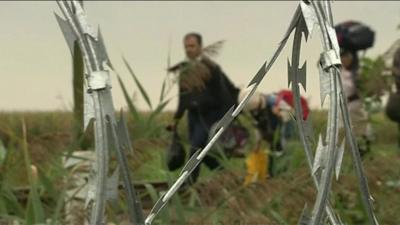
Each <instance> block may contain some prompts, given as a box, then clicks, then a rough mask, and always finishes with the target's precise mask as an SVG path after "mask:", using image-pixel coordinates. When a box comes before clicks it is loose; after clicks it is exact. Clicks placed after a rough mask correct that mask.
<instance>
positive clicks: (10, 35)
mask: <svg viewBox="0 0 400 225" xmlns="http://www.w3.org/2000/svg"><path fill="white" fill-rule="evenodd" d="M297 5H298V2H296V1H286V2H282V1H279V2H273V1H266V2H262V1H256V2H248V1H246V2H239V1H235V2H229V1H223V2H211V1H207V2H200V1H197V2H184V1H177V2H156V1H149V2H137V1H124V2H115V1H112V2H111V1H110V2H106V1H98V2H94V1H93V2H92V1H90V2H87V3H85V9H86V10H87V14H88V18H89V22H90V23H92V24H94V25H100V27H101V30H102V33H103V37H104V39H105V43H106V47H107V50H108V53H109V56H110V58H111V61H112V63H113V65H114V66H115V67H116V69H117V70H118V72H119V73H120V74H121V75H122V78H123V80H124V81H125V83H126V85H127V87H128V88H129V91H130V92H131V93H132V94H133V93H134V92H135V90H136V89H135V86H134V84H133V81H132V79H131V77H130V75H129V74H128V72H127V70H126V68H125V67H124V65H123V63H122V60H121V56H122V55H124V56H125V57H126V58H127V60H128V61H129V62H130V64H131V66H132V67H133V69H134V71H135V72H136V74H137V76H138V77H139V79H140V80H141V81H142V83H143V85H144V86H145V88H146V90H147V91H148V92H149V94H150V98H151V100H152V101H153V104H156V103H157V100H158V97H159V93H160V89H161V81H162V78H163V77H164V76H165V68H166V61H167V60H166V59H167V53H168V43H169V42H171V57H172V60H171V61H172V63H174V62H178V61H180V60H182V59H183V57H184V52H183V48H182V36H183V35H184V34H185V33H187V32H190V31H197V32H200V33H201V34H202V35H203V38H204V43H205V45H207V44H210V43H213V42H215V41H218V40H226V42H225V44H224V47H223V49H222V51H221V53H220V55H219V56H218V57H217V58H215V60H216V61H217V62H218V63H219V64H220V65H221V66H222V68H223V70H224V71H225V72H226V73H227V74H228V76H229V77H230V78H231V79H232V80H233V82H234V83H235V84H236V85H246V84H247V82H248V81H249V80H250V79H251V77H252V76H253V75H254V74H255V73H256V72H257V70H258V69H259V67H260V65H261V64H262V63H263V62H264V60H266V59H269V58H271V56H272V54H273V52H274V51H275V50H276V48H277V46H278V43H279V42H280V41H281V39H282V36H283V34H284V32H285V31H286V29H287V27H288V24H289V22H290V20H291V17H292V15H293V13H294V11H295V9H296V7H297ZM53 12H56V13H58V14H60V15H61V13H60V11H59V9H58V6H57V4H56V3H55V2H52V1H43V2H36V1H30V2H19V1H18V2H17V1H15V2H4V1H1V2H0V27H1V30H2V32H1V34H0V68H1V70H0V73H1V75H0V111H10V110H70V109H71V108H72V86H71V79H72V77H71V56H70V52H69V49H68V47H67V45H66V42H65V40H64V37H63V36H62V33H61V31H60V29H59V27H58V24H57V23H56V20H55V18H54V15H53ZM333 15H334V20H335V22H342V21H345V20H350V19H352V20H358V21H361V22H364V23H366V24H368V25H369V26H370V27H371V28H372V29H373V30H375V31H376V42H375V46H374V47H373V48H372V49H371V50H369V51H368V52H367V56H371V57H375V56H377V55H378V54H380V53H382V52H383V51H385V50H386V49H387V48H388V47H389V46H390V45H391V44H392V43H393V42H394V41H395V40H397V39H398V38H399V36H400V31H399V30H396V27H397V25H398V24H400V3H399V2H397V1H387V2H385V1H376V2H373V1H353V2H347V1H335V2H334V3H333ZM319 35H320V33H319V32H318V31H315V32H314V33H313V35H312V39H311V40H309V42H308V43H307V44H305V45H303V48H302V52H303V55H302V60H307V61H308V63H307V64H308V65H307V66H308V68H307V72H308V77H307V92H306V93H304V95H305V96H306V97H308V98H310V100H311V105H312V106H313V107H318V106H319V101H320V100H319V80H318V74H317V69H316V66H315V65H316V60H317V58H318V56H319V54H320V52H321V49H322V48H321V42H320V40H319ZM290 52H291V41H290V42H288V45H287V46H286V48H285V50H284V51H283V53H282V54H281V56H280V57H279V58H278V60H277V62H276V63H275V65H274V66H273V68H272V69H271V70H270V72H269V73H268V76H267V77H266V78H265V79H264V81H263V82H262V84H261V86H260V87H259V90H260V91H263V92H272V91H276V90H279V89H281V88H286V87H287V75H286V74H287V58H288V56H290ZM112 80H113V89H112V93H113V98H114V104H115V106H116V108H120V107H125V105H126V104H125V100H124V98H123V95H122V92H121V89H120V87H119V85H118V83H117V82H116V78H115V77H112ZM174 91H175V92H176V90H174ZM137 104H138V105H139V107H140V108H142V109H147V108H146V105H145V104H144V101H143V100H142V99H141V98H139V99H137ZM175 106H176V101H173V102H171V103H170V105H169V107H168V108H169V109H174V108H175Z"/></svg>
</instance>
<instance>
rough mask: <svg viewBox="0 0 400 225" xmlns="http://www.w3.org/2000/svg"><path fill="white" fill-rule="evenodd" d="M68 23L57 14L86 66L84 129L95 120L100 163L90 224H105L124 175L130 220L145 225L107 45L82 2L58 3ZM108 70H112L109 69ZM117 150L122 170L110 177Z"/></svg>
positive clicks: (93, 175)
mask: <svg viewBox="0 0 400 225" xmlns="http://www.w3.org/2000/svg"><path fill="white" fill-rule="evenodd" d="M57 4H58V6H59V8H60V9H61V11H62V14H63V15H64V17H65V20H64V19H63V18H61V17H60V16H58V15H57V14H55V16H56V19H57V21H58V23H59V25H60V28H61V30H62V32H63V34H64V37H65V39H66V41H67V44H68V46H69V48H70V50H71V52H72V51H73V46H74V43H75V42H77V43H78V44H79V47H80V50H81V52H82V56H83V60H84V65H85V78H86V82H85V90H84V93H85V94H84V129H85V130H86V128H87V127H88V125H89V122H90V121H92V120H93V126H94V137H95V154H96V159H95V162H94V165H93V166H92V168H91V171H90V177H89V184H88V186H89V188H88V195H87V198H86V203H85V205H86V207H90V212H91V213H90V214H91V215H90V219H89V221H90V224H93V225H98V224H105V216H104V214H105V205H106V202H107V201H108V200H115V199H116V198H118V183H119V182H118V181H119V176H120V175H119V174H120V172H119V171H121V173H122V177H123V184H124V188H125V191H126V197H127V205H128V211H129V219H130V221H131V222H132V223H134V224H135V225H139V224H143V221H144V217H143V211H142V207H141V203H140V200H139V198H138V197H137V196H136V192H135V190H134V187H133V185H132V182H131V175H130V173H129V168H128V163H127V161H126V157H125V153H124V152H125V151H128V150H132V145H131V143H130V140H129V135H128V131H127V127H126V123H125V121H124V118H123V115H122V113H121V115H120V120H119V121H117V120H116V118H115V115H114V114H115V111H114V106H113V102H112V96H111V91H110V89H111V82H110V75H109V70H110V69H112V65H111V63H110V60H109V58H108V55H107V52H106V49H105V46H104V42H103V39H102V36H101V33H100V30H98V32H97V34H96V33H95V32H94V29H93V28H92V26H91V25H90V24H89V23H88V21H87V16H86V14H85V11H84V10H83V8H82V6H81V4H80V3H79V2H78V1H71V3H69V2H67V1H61V0H60V1H57ZM73 8H74V9H75V10H72V9H73ZM107 67H108V68H107ZM111 149H115V151H116V152H115V153H116V156H117V159H118V166H117V168H116V169H115V170H114V172H113V173H112V175H111V176H110V177H109V175H108V174H109V154H110V150H111Z"/></svg>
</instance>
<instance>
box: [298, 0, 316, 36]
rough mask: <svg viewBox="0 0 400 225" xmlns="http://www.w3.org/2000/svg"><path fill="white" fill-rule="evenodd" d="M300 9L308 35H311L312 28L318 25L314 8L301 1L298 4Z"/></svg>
mask: <svg viewBox="0 0 400 225" xmlns="http://www.w3.org/2000/svg"><path fill="white" fill-rule="evenodd" d="M300 7H301V11H302V16H303V18H304V22H305V24H306V27H307V30H308V35H311V34H312V32H313V30H314V26H317V25H318V18H317V15H316V14H315V11H314V8H313V7H312V6H310V5H307V4H306V3H305V2H303V1H301V2H300ZM308 35H307V36H306V40H307V38H308Z"/></svg>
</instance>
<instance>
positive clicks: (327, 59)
mask: <svg viewBox="0 0 400 225" xmlns="http://www.w3.org/2000/svg"><path fill="white" fill-rule="evenodd" d="M57 3H58V5H59V6H60V9H61V11H62V12H63V14H64V16H65V18H66V20H64V19H62V18H60V17H59V16H57V15H56V18H57V20H58V22H59V24H60V27H61V29H62V31H63V33H64V35H65V38H66V40H67V43H68V45H69V46H70V48H71V47H72V46H73V43H74V41H75V40H76V41H78V43H79V46H80V48H81V51H82V55H83V58H84V62H85V70H86V74H87V76H86V92H85V93H86V95H85V118H84V121H85V127H86V126H87V124H88V123H89V120H90V119H92V118H94V124H95V151H96V163H95V165H94V168H93V173H92V174H93V178H92V179H91V180H92V181H93V182H92V183H93V184H94V185H91V187H92V188H91V189H90V191H89V194H88V201H87V202H88V203H90V204H91V208H90V210H91V218H90V223H91V224H102V223H103V222H104V208H105V204H106V201H107V200H108V199H109V197H108V196H112V195H110V194H109V193H107V191H106V190H108V189H111V190H116V189H115V186H116V183H117V182H118V171H119V169H118V168H117V170H116V172H115V173H114V175H113V176H112V177H111V178H108V176H107V174H108V161H109V159H108V154H109V153H108V150H109V147H110V146H111V144H112V145H113V146H114V148H115V149H116V153H117V157H118V160H119V167H120V170H121V171H122V174H123V178H124V186H125V188H126V191H127V193H128V194H127V196H128V199H127V201H128V206H129V214H130V219H131V222H132V223H134V224H140V225H142V224H146V225H150V224H151V223H152V222H153V221H154V219H155V218H156V216H157V215H158V214H159V213H160V211H161V210H162V209H163V208H164V207H165V205H166V204H167V202H168V201H169V200H170V199H171V197H172V196H173V195H174V194H175V193H176V192H177V190H178V189H179V188H180V186H181V185H182V184H183V183H184V182H185V181H186V179H187V178H188V177H189V175H190V174H191V173H192V172H193V170H194V169H195V168H196V167H197V166H198V165H199V164H200V162H201V161H202V159H203V158H204V157H205V156H206V154H207V153H208V151H209V150H210V149H211V147H212V146H213V145H214V143H215V142H216V141H217V139H218V138H219V137H220V136H221V134H222V133H223V132H224V131H225V130H226V129H227V128H228V126H229V124H230V123H231V122H232V120H233V119H234V118H235V117H236V116H238V115H239V113H240V112H241V111H242V109H243V107H244V106H245V105H246V104H247V102H248V100H249V99H250V98H251V96H252V95H253V94H254V92H255V91H256V89H257V88H258V86H259V84H260V82H261V81H262V80H263V78H264V77H265V75H266V74H267V72H268V71H269V69H270V68H271V67H272V65H273V64H274V62H275V60H276V59H277V58H278V56H279V55H280V53H281V51H282V49H283V48H284V47H285V45H286V43H287V41H288V39H289V37H290V35H291V33H292V32H293V31H294V39H293V49H292V59H291V63H290V62H289V61H288V85H290V84H291V88H292V91H293V93H294V96H295V98H294V99H295V120H296V125H297V128H298V130H299V135H300V139H301V142H302V144H303V146H304V150H305V154H306V158H307V162H308V166H309V168H310V172H311V177H312V179H313V181H314V184H315V186H316V189H317V198H316V200H315V203H314V206H313V210H312V214H311V218H307V215H306V213H305V212H306V210H303V214H302V215H301V218H300V220H299V221H300V222H301V223H302V224H307V225H319V224H323V223H324V221H325V218H326V217H327V218H328V220H329V223H330V224H332V225H343V222H342V221H341V219H340V218H339V216H338V215H337V214H336V213H335V212H334V210H333V208H332V205H331V204H330V201H329V193H330V192H331V185H332V179H333V178H332V177H333V175H334V173H335V174H336V179H338V178H339V173H340V167H341V163H342V159H343V153H344V142H345V140H343V141H342V142H341V144H340V145H339V141H338V134H339V127H338V123H339V120H340V119H342V121H343V124H344V129H345V134H346V135H345V137H346V141H347V142H348V143H349V145H350V150H351V156H352V161H353V164H354V168H355V170H356V174H357V177H358V181H359V186H360V191H361V196H362V200H363V204H364V207H365V208H366V211H367V215H368V219H369V222H370V224H373V225H378V221H377V219H376V217H375V214H374V211H373V206H372V201H373V199H372V197H371V195H370V192H369V188H368V182H367V178H366V176H365V173H364V170H363V166H362V163H361V158H360V153H359V151H358V146H357V142H356V139H355V137H354V135H353V133H352V130H351V126H350V117H349V112H348V108H347V102H346V101H347V100H346V98H345V95H344V93H343V88H342V83H341V79H340V66H341V61H340V54H339V45H338V42H337V38H336V33H335V30H334V28H333V16H332V10H331V3H330V1H305V0H303V1H300V3H299V6H298V7H297V9H296V11H295V13H294V16H293V18H292V20H291V23H290V25H289V28H288V29H287V31H286V33H285V35H284V37H283V39H282V41H281V42H280V44H279V46H278V49H277V50H276V51H275V53H274V54H273V56H272V58H271V60H270V61H269V62H268V61H265V62H264V63H263V64H262V66H261V67H260V69H259V70H258V72H257V73H256V75H255V76H254V77H253V78H252V79H251V81H250V82H249V83H248V85H247V87H246V90H247V95H246V96H245V97H244V99H243V100H242V101H241V102H240V103H239V104H238V105H237V106H232V107H231V108H230V109H229V110H228V112H227V113H226V114H225V115H224V116H223V118H222V119H221V120H220V121H219V122H218V123H217V125H216V127H215V128H214V131H213V132H212V133H211V135H210V137H211V138H210V141H209V143H208V144H207V145H206V147H204V148H203V149H199V150H197V151H196V152H195V154H193V155H192V156H191V158H190V159H189V161H188V162H187V163H186V165H185V166H184V168H183V169H182V171H181V173H180V176H179V177H178V179H177V180H176V181H175V183H174V184H173V185H172V186H171V187H170V189H169V190H168V191H167V192H166V193H165V194H163V195H162V196H161V197H160V199H159V200H158V201H157V202H156V203H155V205H154V207H153V208H152V210H151V211H150V213H149V215H148V216H147V218H146V219H145V220H144V217H143V211H142V208H141V205H140V201H139V199H138V198H137V197H136V194H135V191H134V189H133V186H132V184H131V181H130V175H129V171H128V167H127V163H126V160H125V157H124V153H123V151H124V150H125V149H131V144H130V141H129V138H128V133H127V129H126V126H125V123H124V121H123V118H122V117H121V120H120V121H119V122H116V119H115V116H114V108H113V105H112V97H111V92H110V88H111V86H110V82H109V73H108V71H106V70H105V69H104V66H103V64H108V66H109V67H111V64H110V61H109V59H108V56H107V53H106V51H105V47H104V43H103V41H102V38H101V35H100V32H98V34H97V35H96V34H94V32H93V29H92V27H91V26H90V25H89V23H88V22H87V19H86V14H85V12H84V11H83V9H82V7H81V6H80V4H79V3H77V2H76V1H72V5H73V6H74V7H76V12H75V13H73V12H72V10H71V5H70V4H69V3H67V2H64V1H57ZM315 27H319V30H320V33H321V42H322V46H323V52H322V53H321V57H320V62H319V65H318V67H319V79H320V95H321V105H322V104H323V103H324V100H325V98H326V97H327V96H329V104H330V107H329V112H328V121H327V129H326V135H325V136H326V138H325V141H323V139H322V135H321V134H320V135H319V139H318V144H317V148H316V150H315V156H314V155H313V151H312V150H311V148H312V147H311V140H312V133H313V132H312V126H311V124H310V122H309V121H307V120H303V117H302V109H301V103H300V85H301V86H303V88H304V90H306V63H304V64H303V65H302V67H301V68H299V64H300V52H301V51H300V50H301V43H302V36H303V35H304V37H305V39H306V41H307V39H308V36H309V34H310V33H312V31H313V29H314V28H315ZM71 51H72V48H71ZM121 116H122V115H121ZM324 143H326V144H324ZM115 174H116V175H115ZM109 181H113V182H109ZM110 186H111V187H114V188H110ZM305 209H306V208H305Z"/></svg>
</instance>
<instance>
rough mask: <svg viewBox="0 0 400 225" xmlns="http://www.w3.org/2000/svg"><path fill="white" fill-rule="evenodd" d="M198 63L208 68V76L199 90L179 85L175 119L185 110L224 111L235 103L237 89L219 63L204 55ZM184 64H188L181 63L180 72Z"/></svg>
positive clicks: (180, 116)
mask: <svg viewBox="0 0 400 225" xmlns="http://www.w3.org/2000/svg"><path fill="white" fill-rule="evenodd" d="M200 63H202V64H204V65H205V66H206V67H207V68H208V69H209V72H210V73H209V74H210V76H209V78H208V79H207V80H205V81H204V87H203V88H202V89H200V90H199V89H193V90H185V89H184V88H183V87H182V86H181V85H179V100H178V108H177V110H176V113H175V116H174V118H175V119H180V118H182V116H183V114H184V113H185V111H186V110H189V111H194V112H198V113H200V114H206V113H207V112H208V111H210V110H220V111H223V112H226V111H227V110H228V109H229V108H230V107H231V106H232V105H234V104H236V99H237V95H238V93H239V90H238V89H237V88H236V87H235V86H234V85H233V84H232V82H231V81H230V80H229V79H228V77H227V76H226V75H225V73H224V72H223V71H222V69H221V68H220V67H219V65H218V64H216V63H215V62H213V61H211V60H210V59H208V58H206V57H203V58H202V59H201V61H200ZM185 66H188V65H187V64H185V63H181V65H180V68H179V70H180V72H181V73H182V70H183V69H184V67H185ZM189 66H190V65H189ZM180 75H181V74H180Z"/></svg>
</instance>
